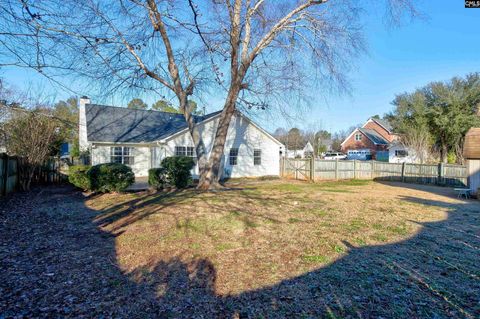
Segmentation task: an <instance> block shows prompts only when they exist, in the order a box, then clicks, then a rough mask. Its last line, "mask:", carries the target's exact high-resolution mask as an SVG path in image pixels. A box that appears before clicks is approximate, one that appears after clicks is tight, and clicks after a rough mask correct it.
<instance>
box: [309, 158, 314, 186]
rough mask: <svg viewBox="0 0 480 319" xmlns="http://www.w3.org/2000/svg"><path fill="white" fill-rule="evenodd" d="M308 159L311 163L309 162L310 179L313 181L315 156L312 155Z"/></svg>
mask: <svg viewBox="0 0 480 319" xmlns="http://www.w3.org/2000/svg"><path fill="white" fill-rule="evenodd" d="M310 160H311V163H310V179H311V180H312V182H315V157H313V156H312V158H311V159H310Z"/></svg>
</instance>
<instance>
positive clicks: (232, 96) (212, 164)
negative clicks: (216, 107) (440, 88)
mask: <svg viewBox="0 0 480 319" xmlns="http://www.w3.org/2000/svg"><path fill="white" fill-rule="evenodd" d="M239 91H240V85H239V86H238V87H235V88H233V89H232V90H231V91H230V93H229V96H228V97H227V101H226V102H225V106H224V108H223V111H222V114H221V115H220V119H219V121H218V126H217V130H216V133H215V139H214V142H213V147H212V151H211V153H210V157H209V160H208V163H207V164H206V165H205V167H203V168H200V179H199V182H198V187H197V188H198V189H202V190H208V189H215V188H219V187H221V185H220V183H219V181H220V177H221V174H220V173H221V172H220V169H221V167H220V166H221V163H222V156H223V151H224V149H225V142H226V140H227V134H228V128H229V126H230V122H231V120H232V117H233V115H234V114H235V101H236V100H237V97H238V92H239Z"/></svg>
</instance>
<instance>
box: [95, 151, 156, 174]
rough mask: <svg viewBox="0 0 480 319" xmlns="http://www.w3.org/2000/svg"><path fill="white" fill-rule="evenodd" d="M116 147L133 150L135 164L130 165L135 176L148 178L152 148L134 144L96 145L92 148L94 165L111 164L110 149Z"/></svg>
mask: <svg viewBox="0 0 480 319" xmlns="http://www.w3.org/2000/svg"><path fill="white" fill-rule="evenodd" d="M114 146H128V147H132V148H133V149H132V150H133V156H134V158H135V159H134V164H133V165H130V167H131V168H132V170H133V172H134V173H135V176H148V169H149V168H150V147H149V146H140V145H132V144H128V145H127V144H125V145H123V144H115V145H114V144H111V145H105V144H95V145H94V146H93V147H92V150H91V154H92V165H97V164H103V163H110V148H111V147H114Z"/></svg>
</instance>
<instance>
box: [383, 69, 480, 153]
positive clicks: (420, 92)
mask: <svg viewBox="0 0 480 319" xmlns="http://www.w3.org/2000/svg"><path fill="white" fill-rule="evenodd" d="M393 105H394V106H395V109H394V111H393V112H392V113H391V114H389V115H388V119H389V120H390V121H391V123H392V125H393V126H394V128H395V130H396V131H397V132H399V133H400V134H402V136H403V137H402V138H403V141H404V143H406V144H407V145H406V146H409V147H412V148H413V149H414V150H415V151H418V152H420V153H423V152H430V151H431V150H430V148H431V146H434V147H435V148H437V149H438V150H439V152H440V160H441V161H442V162H447V159H448V154H449V153H454V154H455V156H452V155H450V160H452V159H453V160H455V159H457V160H461V158H462V157H461V155H462V145H463V141H464V138H465V134H466V132H467V131H468V130H469V129H470V128H471V127H472V126H475V125H478V124H480V121H479V116H478V110H479V106H480V74H479V73H472V74H469V75H467V76H466V77H465V78H459V77H454V78H452V79H451V80H449V81H446V82H432V83H429V84H428V85H426V86H425V87H423V88H419V89H417V90H416V91H415V92H413V93H404V94H401V95H398V96H397V97H396V98H395V100H394V101H393Z"/></svg>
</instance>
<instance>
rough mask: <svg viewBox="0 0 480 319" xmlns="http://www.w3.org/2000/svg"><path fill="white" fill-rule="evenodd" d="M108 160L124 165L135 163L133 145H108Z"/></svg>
mask: <svg viewBox="0 0 480 319" xmlns="http://www.w3.org/2000/svg"><path fill="white" fill-rule="evenodd" d="M110 162H112V163H120V164H125V165H133V164H134V163H135V160H134V156H133V147H127V146H115V147H110Z"/></svg>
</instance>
